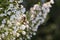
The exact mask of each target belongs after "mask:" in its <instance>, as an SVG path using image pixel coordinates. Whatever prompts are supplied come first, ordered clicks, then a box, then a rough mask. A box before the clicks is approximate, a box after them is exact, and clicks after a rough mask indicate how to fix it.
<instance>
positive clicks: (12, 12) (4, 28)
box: [0, 0, 54, 40]
mask: <svg viewBox="0 0 60 40" xmlns="http://www.w3.org/2000/svg"><path fill="white" fill-rule="evenodd" d="M22 2H23V0H18V1H17V0H9V3H10V4H9V6H8V8H7V9H6V10H4V12H2V13H0V18H1V19H0V40H28V39H31V37H32V35H36V31H37V29H38V26H39V25H40V24H42V23H44V20H45V19H46V15H47V14H48V13H49V12H50V7H51V4H53V3H54V1H53V0H51V1H49V2H47V3H44V4H42V6H40V5H39V4H35V5H34V6H33V7H31V8H30V11H28V12H27V11H26V8H24V6H23V5H19V3H22ZM1 10H3V8H0V11H1ZM25 12H26V14H24V13H25Z"/></svg>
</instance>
